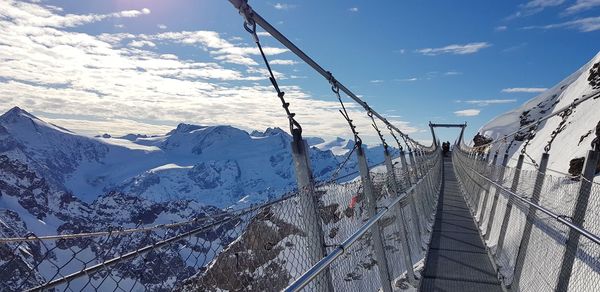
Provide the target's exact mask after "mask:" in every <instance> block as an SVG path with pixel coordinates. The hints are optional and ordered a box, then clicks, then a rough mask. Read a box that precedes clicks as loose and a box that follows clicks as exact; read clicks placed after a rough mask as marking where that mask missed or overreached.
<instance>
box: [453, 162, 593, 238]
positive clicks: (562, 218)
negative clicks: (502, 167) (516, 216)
mask: <svg viewBox="0 0 600 292" xmlns="http://www.w3.org/2000/svg"><path fill="white" fill-rule="evenodd" d="M461 164H462V162H461ZM461 167H463V168H466V169H467V170H470V171H471V172H472V173H475V174H477V175H478V176H480V177H482V178H483V179H484V180H486V181H488V182H490V183H492V184H494V186H496V187H497V188H499V189H501V190H502V191H504V192H506V193H508V194H509V195H510V196H512V197H514V198H517V199H518V200H520V201H521V202H523V203H526V204H528V205H529V206H531V207H534V208H536V209H537V210H539V211H541V212H543V213H544V214H546V215H548V216H550V217H552V218H554V219H556V221H558V222H560V223H562V224H564V225H566V226H568V227H569V228H571V229H573V230H575V231H577V232H578V233H579V234H581V235H583V236H585V237H587V238H588V239H590V240H591V241H593V242H595V243H596V244H599V245H600V237H599V236H598V235H595V234H593V233H591V232H589V231H587V230H586V229H584V228H583V227H581V226H577V225H575V224H573V223H572V222H570V221H569V220H567V219H565V218H567V217H565V216H563V215H558V214H556V213H554V212H552V211H550V210H548V209H546V208H544V207H542V206H541V205H539V204H536V203H534V202H531V201H530V200H528V199H526V198H525V197H524V196H520V195H519V194H516V193H514V192H512V191H511V190H509V189H507V188H505V187H504V186H502V185H501V184H498V183H497V182H495V181H493V180H491V179H489V178H487V177H486V176H484V175H482V174H481V173H479V172H478V171H476V170H475V169H473V168H471V167H469V166H464V165H461Z"/></svg>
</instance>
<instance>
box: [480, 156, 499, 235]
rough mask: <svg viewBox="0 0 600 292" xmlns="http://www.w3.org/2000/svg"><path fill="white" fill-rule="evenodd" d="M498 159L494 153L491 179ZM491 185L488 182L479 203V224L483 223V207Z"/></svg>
mask: <svg viewBox="0 0 600 292" xmlns="http://www.w3.org/2000/svg"><path fill="white" fill-rule="evenodd" d="M497 160H498V152H496V153H494V158H492V164H491V167H492V171H491V177H492V179H493V178H494V172H495V170H496V161H497ZM491 187H492V185H491V184H488V187H487V188H486V189H485V191H484V193H483V202H482V203H481V212H480V213H479V220H478V221H479V226H481V224H483V223H482V222H483V216H484V214H485V209H486V208H487V202H488V198H489V195H490V188H491Z"/></svg>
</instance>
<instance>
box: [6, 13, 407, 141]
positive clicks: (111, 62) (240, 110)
mask: <svg viewBox="0 0 600 292" xmlns="http://www.w3.org/2000/svg"><path fill="white" fill-rule="evenodd" d="M0 11H1V12H0V13H2V15H10V17H3V18H0V31H2V36H3V37H2V42H1V43H0V63H1V64H2V70H0V97H1V98H2V103H0V112H1V111H6V110H8V109H9V108H10V107H13V106H15V105H18V106H21V107H23V108H24V109H26V110H29V111H32V112H34V113H39V115H40V116H41V117H42V118H43V117H51V118H52V119H53V121H55V122H56V123H57V124H59V125H65V126H67V127H74V128H75V129H76V130H78V131H79V130H80V129H81V130H83V129H86V133H105V132H108V133H111V132H112V133H115V132H118V131H122V130H123V131H125V129H126V131H131V132H136V133H157V132H164V131H165V129H166V128H170V127H172V126H173V125H175V124H177V123H179V122H189V123H196V124H204V125H214V124H229V125H233V126H237V127H241V128H244V129H264V128H266V127H273V126H277V127H281V128H283V129H286V128H287V119H286V117H285V113H284V112H283V110H282V109H281V104H280V102H279V100H278V98H277V96H276V94H275V93H274V90H273V88H272V86H271V84H269V82H268V80H267V79H266V78H265V74H264V73H265V71H264V70H265V69H264V68H263V67H262V65H261V66H256V65H257V64H256V62H254V60H253V59H252V56H256V55H257V54H258V52H257V51H256V49H255V48H253V47H246V46H243V45H241V46H240V45H234V44H232V43H230V42H229V41H227V40H226V39H225V38H223V36H222V35H221V34H219V33H217V32H212V31H191V32H163V33H160V34H155V35H144V34H131V33H116V34H101V35H91V34H87V33H83V32H76V31H72V30H66V29H63V28H64V27H66V25H64V24H65V23H67V22H65V21H64V20H63V18H64V17H67V16H66V15H63V13H62V12H60V11H59V10H56V9H48V8H45V7H44V6H41V5H35V4H31V3H25V4H23V3H20V2H12V1H0ZM6 11H9V12H6ZM32 11H35V13H34V12H32ZM141 13H144V12H141ZM80 16H81V15H71V16H68V17H69V18H71V19H78V18H79V17H80ZM54 19H59V20H54ZM49 23H52V24H53V25H48V24H49ZM71 23H72V22H71ZM80 23H81V22H80ZM58 24H60V25H58ZM136 41H137V42H144V44H145V45H143V46H129V45H130V44H132V43H133V44H135V42H136ZM149 42H151V43H153V44H154V43H160V44H165V45H167V46H168V47H170V48H172V49H169V51H161V50H160V49H157V48H156V47H155V48H151V47H149V46H150V45H149ZM178 46H180V47H181V46H198V47H199V48H200V49H201V50H200V49H199V50H198V52H197V55H199V57H197V58H198V60H194V59H193V58H195V57H191V58H192V59H188V58H190V57H187V56H186V57H185V58H184V57H183V56H179V57H178V56H177V55H175V54H173V53H174V52H178V51H179V50H177V49H176V47H178ZM157 47H158V46H157ZM266 49H267V50H266V52H267V53H268V54H271V55H278V54H282V53H285V52H287V50H285V49H281V48H274V47H268V48H266ZM206 60H209V61H206ZM210 60H212V61H210ZM282 60H283V59H282ZM231 62H238V63H244V62H245V66H244V67H242V68H240V66H237V65H229V64H230V63H231ZM275 74H276V75H277V76H279V77H286V76H285V75H284V74H282V73H280V72H277V71H276V72H275ZM281 81H282V82H280V86H281V89H282V90H283V91H285V92H286V99H287V101H288V102H290V103H291V110H292V111H294V112H296V113H297V116H296V117H297V119H298V121H299V122H300V123H302V125H303V128H304V130H305V133H306V134H307V135H320V136H329V137H335V136H349V135H350V133H349V131H348V128H347V126H346V124H345V121H344V120H343V119H342V118H341V117H340V116H339V112H338V108H339V105H338V103H337V102H336V101H332V100H328V101H326V100H315V99H311V98H310V95H309V94H308V93H307V92H305V91H304V90H303V89H302V88H300V87H298V86H294V85H291V84H290V82H286V81H285V80H281ZM348 111H349V112H350V115H351V116H352V118H353V119H354V120H355V122H356V124H357V126H358V128H359V129H361V128H362V129H365V131H364V132H365V135H364V136H365V137H364V139H365V141H368V140H369V139H373V140H375V139H377V138H376V136H375V133H374V132H373V131H368V130H366V129H371V126H370V120H369V119H368V117H367V116H366V115H365V114H364V111H362V109H361V108H359V107H358V106H357V105H355V104H351V103H349V104H348ZM72 116H77V117H79V118H71V117H72ZM248 121H252V123H251V124H249V123H248ZM390 122H392V123H394V124H396V125H397V126H398V127H399V128H401V129H404V130H406V131H407V132H409V133H413V132H416V130H417V129H416V128H415V127H412V126H411V125H410V124H409V123H407V122H405V121H401V120H399V119H390ZM77 125H80V126H77ZM370 137H371V138H370Z"/></svg>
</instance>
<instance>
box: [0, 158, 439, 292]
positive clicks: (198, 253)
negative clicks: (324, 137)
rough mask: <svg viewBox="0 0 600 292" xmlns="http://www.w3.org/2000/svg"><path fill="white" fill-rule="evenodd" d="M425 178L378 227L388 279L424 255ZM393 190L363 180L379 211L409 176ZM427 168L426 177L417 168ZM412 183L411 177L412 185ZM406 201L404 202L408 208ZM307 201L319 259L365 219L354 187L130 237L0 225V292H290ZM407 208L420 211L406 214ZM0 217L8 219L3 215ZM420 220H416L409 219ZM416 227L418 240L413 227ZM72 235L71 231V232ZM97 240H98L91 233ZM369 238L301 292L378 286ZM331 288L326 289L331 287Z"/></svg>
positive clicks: (305, 232) (308, 226)
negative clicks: (320, 248)
mask: <svg viewBox="0 0 600 292" xmlns="http://www.w3.org/2000/svg"><path fill="white" fill-rule="evenodd" d="M428 159H429V160H427V163H428V165H429V166H428V168H427V174H426V175H425V176H423V177H420V178H419V183H418V184H417V186H416V187H415V189H414V191H413V192H410V193H409V194H407V195H406V196H407V199H406V200H403V201H402V203H401V204H399V205H398V207H399V208H398V210H394V211H391V212H389V213H386V215H385V216H384V217H382V218H381V220H380V223H379V226H381V231H382V237H383V239H384V247H385V254H386V257H387V258H388V263H390V264H389V269H390V273H391V276H392V279H398V278H401V277H402V275H403V274H404V273H405V272H406V269H407V267H406V265H405V264H404V262H403V261H402V260H400V259H401V258H402V256H404V253H407V252H408V253H410V256H411V259H412V260H413V263H416V262H418V261H419V260H420V259H422V257H423V256H424V254H423V251H424V250H423V248H422V246H423V242H426V241H427V240H428V239H427V237H428V236H429V235H430V234H429V233H428V231H427V230H428V228H429V230H430V226H431V218H432V212H433V209H434V208H433V205H432V204H434V203H435V197H436V196H435V194H436V192H437V191H439V185H440V184H439V183H440V182H439V180H440V178H441V175H440V173H439V170H437V168H439V161H437V160H436V158H435V157H433V155H431V156H430V157H428ZM399 168H400V165H399V164H396V166H395V170H394V174H395V175H396V177H394V179H395V180H396V181H397V182H399V183H398V185H400V186H399V189H400V191H397V190H395V189H394V187H393V184H392V183H391V177H390V176H389V175H388V173H386V172H373V173H371V180H372V182H373V186H374V190H375V194H376V198H377V206H378V210H382V209H384V208H387V207H388V206H389V204H390V202H392V201H393V200H394V199H396V198H398V196H400V195H401V193H402V192H403V190H406V189H408V188H409V185H410V183H408V182H405V180H406V177H407V175H408V174H416V171H412V170H414V169H415V167H414V165H413V166H412V167H411V168H410V169H406V170H402V169H400V170H398V169H399ZM424 169H425V168H424ZM416 181H417V178H416V177H414V178H413V184H414V182H416ZM408 198H410V199H408ZM309 199H310V200H315V202H317V205H318V215H319V220H320V221H321V222H320V223H319V224H320V225H321V228H322V231H323V234H324V237H325V238H324V242H325V245H326V248H327V250H331V249H333V248H335V247H336V246H337V245H339V243H340V242H342V241H343V240H344V239H346V238H347V237H349V236H350V235H352V234H353V233H354V232H356V231H357V230H358V229H359V228H360V227H361V226H362V225H363V224H364V223H365V222H366V221H367V220H369V219H370V218H369V215H368V214H367V212H366V208H365V203H366V200H365V198H364V194H363V185H362V182H361V181H360V179H354V180H350V181H348V182H345V183H335V182H330V183H326V184H322V185H319V186H318V187H316V188H315V189H302V190H300V191H297V192H293V193H289V194H286V195H284V196H282V197H281V198H278V199H276V200H273V201H270V202H268V203H265V204H262V205H258V206H250V207H248V208H245V209H239V210H234V211H231V210H230V211H223V210H218V209H215V210H213V211H212V212H209V213H203V214H201V215H198V216H197V217H194V218H191V219H190V220H188V221H186V222H178V223H176V224H168V225H162V226H133V227H131V229H129V230H127V232H125V230H124V229H123V228H108V227H102V226H98V227H97V230H86V232H87V233H83V234H62V235H61V234H59V235H58V236H53V237H49V238H38V237H36V236H35V235H34V234H28V233H27V228H26V226H9V225H8V224H5V223H4V222H2V224H0V232H1V234H2V237H3V238H0V290H2V291H26V290H53V289H54V291H140V290H144V291H172V290H177V291H277V290H281V289H283V288H285V287H286V286H288V285H289V284H290V283H291V282H292V281H293V280H294V279H296V278H298V277H299V276H300V275H302V274H303V273H304V272H305V271H306V270H308V269H309V268H310V267H311V266H312V265H314V264H315V263H316V261H317V260H318V258H317V257H315V250H314V248H312V247H311V243H310V242H309V241H310V240H311V239H312V238H315V237H317V236H318V231H317V230H316V227H315V226H317V224H315V223H314V222H310V216H308V215H307V214H305V212H304V211H303V210H304V209H303V205H305V204H306V202H305V201H304V200H309ZM411 202H414V204H415V205H416V206H415V207H418V209H417V210H418V212H417V213H416V214H415V213H414V212H413V209H414V208H411V205H410V203H411ZM0 212H3V213H2V214H1V215H2V217H3V218H9V217H10V216H15V214H11V212H12V211H10V210H2V211H0ZM417 217H418V218H417ZM400 219H404V220H405V222H404V223H406V226H408V227H407V228H405V229H407V231H408V234H407V235H408V236H407V239H405V240H407V241H408V243H409V246H410V251H406V250H404V249H403V248H402V241H401V236H400V232H402V231H406V230H402V229H401V228H400V227H399V224H398V221H399V220H400ZM415 222H419V224H420V225H419V226H420V227H421V233H419V232H417V231H416V230H414V229H413V228H410V227H411V226H413V225H412V224H415ZM70 231H72V230H70ZM95 231H102V232H99V233H95ZM378 269H379V268H378V262H377V260H376V258H375V257H374V251H373V244H372V234H371V232H368V233H366V234H365V235H364V236H362V237H361V238H360V239H359V240H358V241H357V243H356V244H354V245H353V246H352V248H350V249H349V250H347V251H346V252H345V253H344V255H343V256H342V257H341V258H340V259H339V260H337V261H336V262H335V263H334V264H332V265H331V267H330V268H329V272H330V274H331V280H330V279H327V278H326V277H325V275H324V274H323V275H319V276H318V277H316V278H315V280H314V281H312V282H311V283H309V285H307V286H306V287H305V290H307V291H324V290H325V289H326V287H330V286H333V287H334V288H335V289H334V290H335V291H353V290H356V291H373V290H377V289H379V288H380V287H381V280H380V278H379V270H378ZM330 281H331V283H330Z"/></svg>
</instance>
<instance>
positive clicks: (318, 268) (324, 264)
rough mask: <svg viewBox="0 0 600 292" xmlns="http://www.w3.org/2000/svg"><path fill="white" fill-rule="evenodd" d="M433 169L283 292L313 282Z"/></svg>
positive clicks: (290, 291)
mask: <svg viewBox="0 0 600 292" xmlns="http://www.w3.org/2000/svg"><path fill="white" fill-rule="evenodd" d="M434 168H435V164H434V167H431V168H429V170H428V171H427V173H426V174H425V175H424V176H423V177H421V178H420V179H419V180H418V181H417V183H415V184H413V185H412V186H411V187H410V188H408V189H407V190H404V191H403V192H402V193H401V194H400V195H399V196H398V198H396V199H394V200H393V201H392V202H391V203H389V204H388V205H387V206H384V207H383V210H381V211H379V212H377V213H376V214H375V215H373V217H371V218H370V219H369V220H368V221H367V222H366V223H365V224H363V226H361V227H360V228H359V229H358V230H356V231H355V232H354V233H353V234H351V235H350V236H349V237H348V238H346V240H344V241H343V242H342V243H341V244H340V245H339V246H337V247H336V248H335V249H334V250H333V251H332V252H330V253H329V254H328V255H327V256H325V257H324V258H322V259H321V260H320V261H318V262H317V263H316V264H314V265H313V266H312V267H311V268H310V269H308V270H307V271H306V272H305V273H304V274H302V276H300V277H299V278H298V279H296V280H295V281H294V282H293V283H292V284H290V285H289V286H287V287H286V288H285V289H283V291H285V292H295V291H300V290H302V288H304V287H305V286H306V285H308V284H309V283H310V282H311V281H312V280H314V279H315V278H316V277H317V276H318V275H319V274H320V273H321V272H322V271H324V270H325V269H326V268H328V267H329V265H331V264H332V263H333V262H334V261H335V260H336V259H337V258H338V257H340V256H341V255H342V254H344V253H345V252H346V250H347V249H348V248H350V247H351V246H352V245H353V244H354V243H355V242H356V241H357V240H358V239H359V238H361V237H362V236H363V235H364V234H365V233H367V231H368V230H369V229H370V228H371V227H372V226H373V225H374V224H375V223H377V222H378V221H379V220H380V219H381V218H382V217H383V215H385V213H387V212H388V211H389V210H390V209H391V208H392V207H394V206H395V205H396V204H398V203H399V202H400V201H404V200H405V199H406V198H407V197H408V193H410V192H412V191H413V190H414V189H415V188H416V186H417V185H419V184H420V183H422V182H423V180H424V179H425V177H426V176H427V175H429V174H430V173H431V171H433V169H434Z"/></svg>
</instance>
